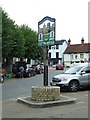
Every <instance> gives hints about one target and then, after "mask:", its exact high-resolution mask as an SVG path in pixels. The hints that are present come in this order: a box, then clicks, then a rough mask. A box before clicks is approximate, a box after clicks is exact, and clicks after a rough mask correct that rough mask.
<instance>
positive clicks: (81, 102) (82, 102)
mask: <svg viewBox="0 0 90 120" xmlns="http://www.w3.org/2000/svg"><path fill="white" fill-rule="evenodd" d="M82 103H85V102H77V103H76V104H82Z"/></svg>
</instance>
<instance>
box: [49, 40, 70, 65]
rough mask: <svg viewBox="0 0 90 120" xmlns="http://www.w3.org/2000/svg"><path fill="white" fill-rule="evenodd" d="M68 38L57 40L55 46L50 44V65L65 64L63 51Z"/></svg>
mask: <svg viewBox="0 0 90 120" xmlns="http://www.w3.org/2000/svg"><path fill="white" fill-rule="evenodd" d="M67 45H68V44H67V41H66V40H57V41H55V44H54V46H49V51H48V61H49V65H55V64H58V63H59V64H64V59H63V53H64V51H65V49H66V48H67Z"/></svg>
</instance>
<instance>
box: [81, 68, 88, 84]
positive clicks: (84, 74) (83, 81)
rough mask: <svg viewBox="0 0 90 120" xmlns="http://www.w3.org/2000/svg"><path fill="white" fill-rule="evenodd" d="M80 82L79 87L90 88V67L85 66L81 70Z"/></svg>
mask: <svg viewBox="0 0 90 120" xmlns="http://www.w3.org/2000/svg"><path fill="white" fill-rule="evenodd" d="M80 81H81V85H89V86H90V66H87V67H85V68H84V69H83V70H82V73H81V77H80Z"/></svg>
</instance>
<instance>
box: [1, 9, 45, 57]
mask: <svg viewBox="0 0 90 120" xmlns="http://www.w3.org/2000/svg"><path fill="white" fill-rule="evenodd" d="M1 10H2V9H0V11H1ZM42 55H43V50H42V47H38V44H37V32H36V31H34V30H32V29H31V28H30V27H28V25H21V26H19V25H17V24H15V21H13V20H12V19H11V18H10V17H9V16H8V14H7V13H6V12H5V11H4V10H2V57H3V59H12V58H13V57H17V58H21V57H24V58H29V59H40V58H42Z"/></svg>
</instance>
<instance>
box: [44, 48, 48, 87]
mask: <svg viewBox="0 0 90 120" xmlns="http://www.w3.org/2000/svg"><path fill="white" fill-rule="evenodd" d="M43 82H44V83H43V85H44V86H48V46H45V48H44V81H43Z"/></svg>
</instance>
